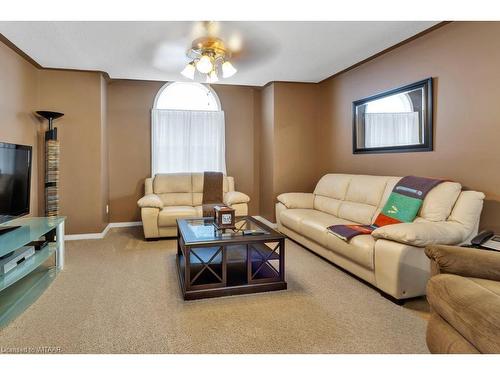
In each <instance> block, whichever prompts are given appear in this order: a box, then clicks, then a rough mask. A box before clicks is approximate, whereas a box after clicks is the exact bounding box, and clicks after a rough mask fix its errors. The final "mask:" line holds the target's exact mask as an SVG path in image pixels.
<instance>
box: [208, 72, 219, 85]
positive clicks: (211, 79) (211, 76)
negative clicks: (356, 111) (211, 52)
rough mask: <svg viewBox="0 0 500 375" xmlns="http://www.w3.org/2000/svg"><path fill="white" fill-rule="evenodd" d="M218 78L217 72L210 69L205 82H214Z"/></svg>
mask: <svg viewBox="0 0 500 375" xmlns="http://www.w3.org/2000/svg"><path fill="white" fill-rule="evenodd" d="M218 80H219V77H218V76H217V72H216V71H215V70H212V71H211V72H210V74H208V75H207V83H215V82H217V81H218Z"/></svg>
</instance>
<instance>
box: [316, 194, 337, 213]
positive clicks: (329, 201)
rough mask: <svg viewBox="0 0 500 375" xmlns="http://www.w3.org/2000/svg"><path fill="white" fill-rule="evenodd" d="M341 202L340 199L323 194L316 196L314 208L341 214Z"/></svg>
mask: <svg viewBox="0 0 500 375" xmlns="http://www.w3.org/2000/svg"><path fill="white" fill-rule="evenodd" d="M340 203H342V201H341V200H340V199H336V198H330V197H325V196H323V195H315V196H314V208H315V209H316V210H319V211H323V212H326V213H327V214H330V215H334V216H338V215H339V208H340Z"/></svg>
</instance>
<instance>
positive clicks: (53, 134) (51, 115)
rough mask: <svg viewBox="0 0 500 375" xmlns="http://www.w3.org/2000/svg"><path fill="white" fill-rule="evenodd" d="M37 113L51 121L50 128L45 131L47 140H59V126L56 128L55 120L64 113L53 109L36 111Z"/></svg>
mask: <svg viewBox="0 0 500 375" xmlns="http://www.w3.org/2000/svg"><path fill="white" fill-rule="evenodd" d="M36 113H37V114H38V115H40V116H41V117H43V118H45V119H47V120H48V121H49V130H47V131H46V132H45V140H46V141H48V140H53V141H55V140H57V128H54V126H53V121H54V120H56V119H58V118H59V117H63V116H64V113H60V112H52V111H36Z"/></svg>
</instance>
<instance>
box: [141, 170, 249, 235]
mask: <svg viewBox="0 0 500 375" xmlns="http://www.w3.org/2000/svg"><path fill="white" fill-rule="evenodd" d="M144 190H145V196H144V197H142V198H141V199H140V200H139V201H138V202H137V204H138V205H139V207H140V208H141V217H142V225H143V228H144V237H145V238H146V239H153V238H161V237H174V236H176V235H177V224H176V221H177V219H179V218H188V217H201V216H202V202H203V173H169V174H157V175H156V176H155V177H154V178H147V179H146V181H145V186H144ZM223 192H224V202H223V203H224V204H226V205H228V206H230V207H232V208H234V209H235V211H236V215H237V216H244V215H248V202H249V201H250V197H249V196H248V195H246V194H244V193H240V192H238V191H234V179H233V177H229V176H224V180H223Z"/></svg>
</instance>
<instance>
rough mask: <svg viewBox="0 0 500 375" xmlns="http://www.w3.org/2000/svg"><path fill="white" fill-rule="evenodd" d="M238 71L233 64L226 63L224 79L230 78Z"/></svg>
mask: <svg viewBox="0 0 500 375" xmlns="http://www.w3.org/2000/svg"><path fill="white" fill-rule="evenodd" d="M237 71H238V69H236V68H235V67H234V66H233V64H231V62H229V61H225V62H224V64H222V77H223V78H229V77H232V76H234V75H235V73H236V72H237Z"/></svg>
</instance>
